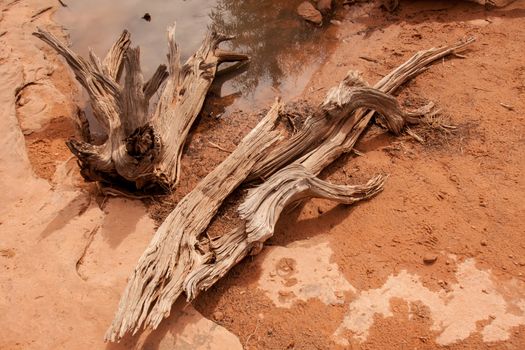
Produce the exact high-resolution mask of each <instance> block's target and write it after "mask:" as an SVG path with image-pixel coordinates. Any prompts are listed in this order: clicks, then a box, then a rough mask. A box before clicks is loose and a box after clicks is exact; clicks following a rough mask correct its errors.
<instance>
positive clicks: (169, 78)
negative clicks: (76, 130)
mask: <svg viewBox="0 0 525 350" xmlns="http://www.w3.org/2000/svg"><path fill="white" fill-rule="evenodd" d="M33 34H34V35H35V36H36V37H38V38H40V39H42V40H43V41H44V42H46V43H47V44H49V45H50V46H51V48H53V49H54V50H55V51H56V52H58V53H59V54H60V55H62V56H63V57H64V58H65V59H66V61H67V63H68V64H69V66H70V67H71V69H72V70H73V72H74V73H75V76H76V78H77V80H78V81H79V82H80V84H81V85H82V86H83V87H84V88H85V89H86V91H87V93H88V95H89V98H90V102H91V106H92V108H93V115H94V118H95V119H96V120H97V121H98V123H99V124H100V125H101V126H102V128H103V132H104V133H105V135H106V136H107V139H106V140H105V141H104V142H103V144H101V145H95V144H92V143H89V142H88V141H89V140H85V141H78V140H70V141H68V142H67V145H68V147H69V149H70V150H71V152H72V153H73V154H74V155H75V156H76V157H77V158H78V161H79V165H80V168H81V173H82V175H83V176H84V178H85V179H86V180H88V181H101V182H104V183H108V184H111V185H114V186H118V187H124V188H129V189H130V190H132V191H136V190H142V191H143V192H146V193H150V194H151V193H152V192H153V193H155V192H166V191H169V190H170V189H172V188H173V187H174V186H175V185H176V184H177V182H178V179H179V176H180V158H181V155H182V149H183V146H184V142H185V140H186V138H187V136H188V132H189V130H190V128H191V126H192V124H193V123H194V121H195V119H196V118H197V116H198V114H199V112H200V110H201V108H202V105H203V103H204V99H205V97H206V93H207V92H208V89H209V88H210V86H211V84H212V81H213V79H214V77H215V75H216V73H217V69H218V66H219V65H220V64H221V63H223V62H236V61H243V60H247V59H248V57H247V56H246V55H243V54H239V53H234V52H228V51H224V50H221V49H219V48H218V46H219V44H220V43H221V42H223V41H226V40H231V39H232V37H227V36H224V35H222V34H218V33H215V32H210V33H208V35H207V36H206V38H205V39H204V41H203V43H202V45H201V47H200V48H199V49H198V50H197V51H196V52H195V54H194V55H193V56H191V57H190V58H189V59H188V61H187V62H186V63H185V64H184V65H182V66H181V65H180V54H179V50H178V48H177V45H176V43H175V26H172V27H170V28H169V29H168V45H169V53H168V64H167V66H166V65H164V64H161V65H160V66H159V67H158V69H157V70H156V72H155V73H154V74H153V76H152V77H151V78H150V79H149V80H148V81H144V78H143V75H142V71H141V67H140V50H139V48H138V47H134V48H133V47H130V45H131V40H130V34H129V33H128V32H127V31H124V32H123V33H122V35H121V36H120V37H119V38H118V40H117V41H116V42H115V44H114V45H113V46H112V47H111V49H110V50H109V52H108V53H107V55H106V57H105V58H104V59H103V60H100V59H99V58H98V57H97V56H96V55H95V54H94V53H93V52H90V55H89V60H85V59H83V58H82V57H80V56H78V55H77V54H75V53H74V52H73V51H71V50H70V49H69V48H67V46H66V45H64V44H63V43H62V42H60V41H59V40H58V39H57V38H56V37H55V36H53V35H52V34H51V33H49V32H46V31H44V30H41V29H38V30H37V31H36V32H35V33H33ZM123 70H125V78H124V79H123V81H122V82H121V76H122V72H123ZM159 89H161V92H160V99H159V101H158V102H157V104H156V106H155V108H154V109H153V112H152V113H149V110H150V100H151V98H152V97H153V95H154V94H155V92H156V91H157V90H159ZM85 129H86V130H83V134H86V135H88V134H89V129H88V126H87V125H86V126H85Z"/></svg>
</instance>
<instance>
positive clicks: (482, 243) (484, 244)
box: [479, 240, 487, 247]
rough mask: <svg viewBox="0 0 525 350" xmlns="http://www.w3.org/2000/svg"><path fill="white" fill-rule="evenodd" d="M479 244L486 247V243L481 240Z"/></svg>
mask: <svg viewBox="0 0 525 350" xmlns="http://www.w3.org/2000/svg"><path fill="white" fill-rule="evenodd" d="M479 244H481V245H482V246H484V247H486V246H487V241H485V240H483V241H481V242H479Z"/></svg>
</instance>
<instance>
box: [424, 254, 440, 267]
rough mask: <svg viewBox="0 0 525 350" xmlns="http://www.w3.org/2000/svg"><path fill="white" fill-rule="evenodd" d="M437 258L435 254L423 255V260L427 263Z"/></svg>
mask: <svg viewBox="0 0 525 350" xmlns="http://www.w3.org/2000/svg"><path fill="white" fill-rule="evenodd" d="M436 260H437V255H425V256H424V257H423V262H424V263H425V264H427V265H431V264H433V263H435V262H436Z"/></svg>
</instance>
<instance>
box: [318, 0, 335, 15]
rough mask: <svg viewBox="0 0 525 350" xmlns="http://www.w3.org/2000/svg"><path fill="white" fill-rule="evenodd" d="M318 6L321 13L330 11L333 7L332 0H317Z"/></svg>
mask: <svg viewBox="0 0 525 350" xmlns="http://www.w3.org/2000/svg"><path fill="white" fill-rule="evenodd" d="M316 7H317V9H318V10H319V11H321V13H328V12H330V10H331V9H332V0H317V6H316Z"/></svg>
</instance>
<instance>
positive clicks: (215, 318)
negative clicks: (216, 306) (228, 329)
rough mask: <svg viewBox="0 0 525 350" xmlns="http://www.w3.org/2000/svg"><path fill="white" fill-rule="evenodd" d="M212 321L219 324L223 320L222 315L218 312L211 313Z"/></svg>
mask: <svg viewBox="0 0 525 350" xmlns="http://www.w3.org/2000/svg"><path fill="white" fill-rule="evenodd" d="M213 319H214V320H215V321H217V322H221V321H222V320H223V319H224V314H223V313H222V312H220V311H215V312H214V313H213Z"/></svg>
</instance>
